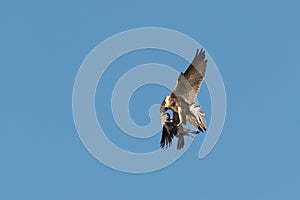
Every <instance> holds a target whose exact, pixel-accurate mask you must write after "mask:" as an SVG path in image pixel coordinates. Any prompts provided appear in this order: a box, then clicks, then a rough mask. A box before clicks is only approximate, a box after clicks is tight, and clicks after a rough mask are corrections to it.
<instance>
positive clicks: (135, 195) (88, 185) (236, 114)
mask: <svg viewBox="0 0 300 200" xmlns="http://www.w3.org/2000/svg"><path fill="white" fill-rule="evenodd" d="M299 6H300V4H299V3H298V2H297V1H291V0H286V1H257V0H252V1H237V0H235V1H234V0H228V1H185V2H184V3H175V2H174V1H164V2H162V1H150V2H141V1H126V2H125V1H124V2H122V1H119V2H118V1H109V2H100V1H86V2H83V1H77V2H74V1H64V2H62V1H52V2H41V1H2V2H1V3H0V24H1V29H0V36H1V37H0V56H1V59H0V66H1V73H0V91H1V98H0V99H1V100H0V102H1V104H0V121H1V123H0V124H1V126H0V158H1V163H0V199H6V200H7V199H121V198H122V199H163V198H168V199H251V200H253V199H258V200H260V199H299V198H300V192H299V186H300V173H299V169H300V160H299V150H300V148H299V139H300V136H299V133H300V132H299V130H300V125H299V122H298V120H299V111H300V110H299V105H298V103H299V100H300V95H299V73H300V70H299V61H298V60H299V55H298V53H299V45H300V39H299V35H300V27H299V18H300V14H299ZM144 26H159V27H165V28H171V29H175V30H178V31H180V32H183V33H185V34H187V35H189V36H191V37H192V38H194V39H195V40H197V41H198V42H199V43H200V44H202V45H203V46H204V47H205V48H206V49H207V51H208V52H209V53H210V55H211V56H212V57H213V59H214V61H215V62H216V63H217V65H218V67H219V70H220V72H221V73H222V76H223V79H224V83H225V87H226V91H227V100H228V112H227V119H226V123H225V127H224V130H223V133H222V135H221V138H220V140H219V142H218V143H217V145H216V147H215V148H214V150H213V151H212V152H211V153H210V155H209V156H208V157H206V158H205V159H204V160H199V159H198V157H197V155H198V151H199V147H200V145H201V141H202V140H201V137H202V136H199V137H197V138H196V140H195V141H194V143H193V144H192V146H191V148H190V149H189V150H188V151H187V152H186V154H184V156H183V157H181V158H180V159H179V160H178V161H177V162H175V163H174V164H172V165H171V166H169V167H167V168H165V169H163V170H160V171H156V172H153V173H148V174H139V175H136V174H126V173H121V172H118V171H115V170H112V169H110V168H108V167H105V166H104V165H102V164H101V163H99V162H98V161H97V160H96V159H94V158H93V157H92V156H91V155H90V154H89V153H88V152H87V151H86V150H85V148H84V146H83V145H82V143H81V142H80V139H79V137H78V135H77V132H76V129H75V126H74V123H73V118H72V105H71V103H72V89H73V82H74V79H75V76H76V72H77V70H78V69H79V66H80V64H81V62H82V61H83V59H84V58H85V57H86V56H87V54H88V53H89V52H90V51H91V50H92V49H93V48H94V47H95V46H96V45H97V44H99V43H100V42H101V41H103V40H105V39H106V38H108V37H109V36H111V35H113V34H116V33H118V32H121V31H124V30H127V29H131V28H136V27H144ZM143 55H147V54H146V53H144V54H143ZM150 55H153V56H152V57H151V56H150V57H146V58H143V59H144V60H145V61H151V62H165V63H166V64H171V63H175V62H176V61H178V62H177V65H176V66H180V62H182V63H183V64H184V67H185V63H184V62H183V61H182V60H178V58H176V59H177V60H174V59H175V57H174V56H171V55H167V54H165V55H162V56H161V58H158V57H157V56H154V55H161V54H159V52H152V53H151V54H150ZM138 57H139V54H138V53H137V54H136V55H134V56H133V57H130V56H129V57H128V58H127V61H126V63H127V64H128V63H131V61H132V60H136V59H138ZM131 58H132V59H131ZM124 59H125V58H124ZM144 60H142V61H144ZM133 63H134V62H133ZM142 63H143V62H141V63H140V64H142ZM178 63H179V64H178ZM136 64H139V63H136ZM127 66H130V65H127ZM132 67H133V66H132ZM129 68H130V67H129ZM178 70H179V68H178ZM180 70H182V69H180ZM112 83H113V82H111V84H112ZM108 84H109V83H108ZM143 89H144V90H145V91H147V90H149V91H150V92H151V91H152V92H153V93H152V94H153V96H154V94H158V96H157V97H156V96H155V98H154V100H151V101H152V102H151V103H154V102H153V101H156V100H157V101H159V102H158V103H160V102H161V98H162V97H163V96H164V95H165V94H167V93H168V91H167V90H165V89H164V90H162V92H161V93H156V92H155V91H157V90H158V89H159V88H157V87H156V86H154V87H152V88H151V87H150V86H149V88H147V87H145V88H141V89H140V91H137V92H136V94H135V95H136V100H135V101H136V102H139V101H140V96H141V95H142V94H141V93H143V92H141V91H142V90H143ZM108 92H109V90H108ZM99 95H101V94H98V93H97V99H99V98H100V96H99ZM201 95H203V97H204V98H206V96H207V91H206V89H205V87H204V90H203V92H202V93H201V94H200V96H201ZM138 105H139V104H138ZM204 105H209V100H207V103H206V100H205V101H204ZM97 106H98V107H97V109H98V110H99V109H101V105H97ZM132 106H133V107H132V109H133V110H134V104H132ZM208 108H209V106H208ZM208 108H206V109H205V110H206V112H209V109H208ZM107 112H109V110H107ZM143 115H144V116H145V110H141V113H140V114H133V117H134V118H135V119H137V123H140V124H147V122H148V120H149V119H148V116H146V117H145V118H140V117H139V116H143ZM100 117H101V116H100ZM139 120H140V121H139ZM107 123H113V122H107ZM118 134H119V133H118ZM120 134H121V133H120ZM113 139H114V142H116V143H118V142H120V145H121V146H122V145H123V146H126V143H125V144H123V143H124V140H122V137H120V139H118V138H113ZM125 139H126V140H127V139H128V138H125ZM156 139H157V141H158V139H159V136H157V137H156ZM152 140H153V144H154V145H157V143H156V142H157V141H155V138H152ZM135 142H137V141H135ZM121 143H122V144H121ZM150 146H151V145H150V144H147V148H149V149H151V148H154V149H155V148H157V147H150ZM136 148H137V149H140V150H141V151H143V149H141V146H140V145H137V147H136ZM147 150H148V149H147Z"/></svg>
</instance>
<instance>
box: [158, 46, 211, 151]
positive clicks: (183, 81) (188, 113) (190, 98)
mask: <svg viewBox="0 0 300 200" xmlns="http://www.w3.org/2000/svg"><path fill="white" fill-rule="evenodd" d="M206 65H207V60H206V59H205V51H204V50H203V49H201V50H200V52H199V49H197V51H196V55H195V57H194V59H193V61H192V63H191V64H190V65H189V67H188V68H187V69H186V71H185V72H184V73H180V75H179V77H178V80H177V84H176V86H175V88H174V90H173V91H172V92H171V94H170V95H168V96H167V97H166V98H165V99H164V100H163V102H162V104H161V106H160V113H161V116H162V125H163V130H162V138H161V142H160V147H161V148H164V147H166V148H167V147H169V146H170V145H171V144H172V139H173V138H174V136H176V137H177V138H178V144H177V149H182V148H183V145H184V139H183V136H186V135H189V134H188V133H199V132H198V131H192V130H190V129H186V128H184V127H183V126H182V124H184V125H186V124H187V122H189V123H190V124H192V125H193V126H194V127H196V128H197V129H198V130H199V131H201V132H204V131H206V125H205V122H206V120H205V119H204V117H203V116H204V115H205V114H204V112H202V111H200V109H201V106H200V105H196V102H195V101H196V97H197V94H198V93H199V90H200V86H201V83H202V82H203V80H204V75H205V71H206ZM168 110H171V111H173V119H171V118H170V115H169V114H168V113H167V111H168Z"/></svg>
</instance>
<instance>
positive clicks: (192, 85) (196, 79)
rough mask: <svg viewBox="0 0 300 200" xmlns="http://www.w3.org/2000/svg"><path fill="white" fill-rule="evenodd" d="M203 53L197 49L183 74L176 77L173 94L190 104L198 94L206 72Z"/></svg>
mask: <svg viewBox="0 0 300 200" xmlns="http://www.w3.org/2000/svg"><path fill="white" fill-rule="evenodd" d="M206 62H207V60H205V51H204V50H203V49H201V50H200V52H199V49H197V52H196V55H195V57H194V59H193V61H192V63H191V64H190V66H189V67H188V68H187V70H186V71H185V72H184V73H181V74H180V75H179V77H178V80H177V84H176V86H175V88H174V90H173V93H174V94H175V96H177V97H181V98H182V99H184V100H185V101H186V102H187V103H189V104H191V103H193V102H194V101H195V98H196V96H197V94H198V92H199V89H200V86H201V83H202V81H203V79H204V75H205V71H206Z"/></svg>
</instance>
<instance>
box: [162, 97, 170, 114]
mask: <svg viewBox="0 0 300 200" xmlns="http://www.w3.org/2000/svg"><path fill="white" fill-rule="evenodd" d="M169 108H170V95H168V96H167V97H166V98H164V100H163V102H162V103H161V106H160V113H161V115H164V114H165V113H166V111H167V110H168V109H169Z"/></svg>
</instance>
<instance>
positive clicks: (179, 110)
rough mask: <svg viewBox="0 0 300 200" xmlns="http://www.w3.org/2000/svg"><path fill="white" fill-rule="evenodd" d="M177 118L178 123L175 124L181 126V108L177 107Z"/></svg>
mask: <svg viewBox="0 0 300 200" xmlns="http://www.w3.org/2000/svg"><path fill="white" fill-rule="evenodd" d="M178 116H179V123H178V124H177V126H181V124H182V110H181V107H178Z"/></svg>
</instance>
